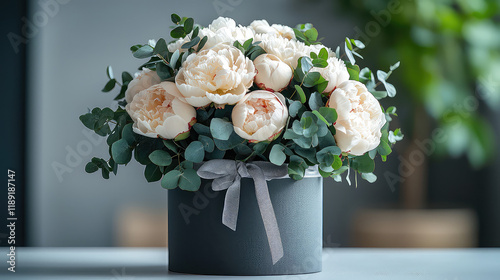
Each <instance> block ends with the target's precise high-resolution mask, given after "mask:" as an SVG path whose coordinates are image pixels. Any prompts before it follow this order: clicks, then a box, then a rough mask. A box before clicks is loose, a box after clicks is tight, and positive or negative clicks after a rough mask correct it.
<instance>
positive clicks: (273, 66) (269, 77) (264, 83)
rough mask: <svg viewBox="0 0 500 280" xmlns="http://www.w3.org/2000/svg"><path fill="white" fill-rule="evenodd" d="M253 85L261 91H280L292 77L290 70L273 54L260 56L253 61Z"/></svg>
mask: <svg viewBox="0 0 500 280" xmlns="http://www.w3.org/2000/svg"><path fill="white" fill-rule="evenodd" d="M253 63H254V65H255V69H256V70H257V75H255V84H257V86H258V87H259V88H261V89H265V90H269V91H282V90H283V89H285V88H286V87H287V86H288V84H289V83H290V81H291V80H292V77H293V71H292V68H290V66H289V65H288V64H286V63H284V62H283V61H281V60H280V59H279V58H278V57H277V56H275V55H273V54H261V55H259V56H258V57H257V58H256V59H255V60H254V61H253Z"/></svg>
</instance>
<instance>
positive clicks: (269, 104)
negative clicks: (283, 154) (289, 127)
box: [231, 90, 288, 142]
mask: <svg viewBox="0 0 500 280" xmlns="http://www.w3.org/2000/svg"><path fill="white" fill-rule="evenodd" d="M231 117H232V119H233V126H234V131H235V132H236V134H238V135H239V136H241V137H242V138H244V139H248V140H249V141H250V142H260V141H266V140H269V141H272V140H273V139H275V138H276V137H277V136H278V135H279V134H280V133H281V131H282V130H283V128H284V127H285V125H286V122H287V119H288V109H287V107H286V105H285V98H284V97H283V95H281V94H280V93H277V92H275V93H273V92H270V91H266V90H256V91H252V92H249V93H248V94H247V95H245V97H244V98H243V99H242V100H240V101H239V102H238V104H236V106H234V108H233V112H232V115H231Z"/></svg>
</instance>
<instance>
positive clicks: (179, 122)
mask: <svg viewBox="0 0 500 280" xmlns="http://www.w3.org/2000/svg"><path fill="white" fill-rule="evenodd" d="M125 109H126V110H127V113H128V114H129V115H130V117H131V118H132V120H133V121H134V125H133V129H134V132H135V133H137V134H141V135H144V136H147V137H151V138H157V137H161V138H164V139H175V138H176V137H177V136H179V135H180V134H183V133H185V132H187V131H189V130H190V128H191V125H193V124H194V123H195V122H196V110H195V109H194V108H193V107H192V106H190V105H189V104H187V103H185V102H184V101H183V97H182V95H181V94H180V92H179V91H178V90H177V87H176V86H175V84H174V83H172V82H162V83H160V84H157V85H153V86H151V87H149V88H147V89H145V90H142V91H140V92H139V93H137V94H136V95H135V96H134V98H133V100H132V102H130V103H129V104H127V106H126V107H125Z"/></svg>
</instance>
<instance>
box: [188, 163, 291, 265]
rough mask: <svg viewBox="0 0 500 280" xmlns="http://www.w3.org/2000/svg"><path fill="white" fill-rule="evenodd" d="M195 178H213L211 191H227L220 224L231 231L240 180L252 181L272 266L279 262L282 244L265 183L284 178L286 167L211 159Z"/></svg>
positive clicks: (235, 215)
mask: <svg viewBox="0 0 500 280" xmlns="http://www.w3.org/2000/svg"><path fill="white" fill-rule="evenodd" d="M198 176H200V177H201V178H204V179H213V182H212V190H214V191H222V190H227V191H226V197H225V199H224V210H223V211H222V223H223V224H224V225H226V226H227V227H228V228H230V229H232V230H234V231H235V230H236V222H237V219H238V211H239V208H240V189H241V178H244V177H247V178H252V179H253V181H254V184H255V195H256V197H257V203H258V205H259V210H260V215H261V217H262V221H263V222H264V228H265V230H266V235H267V241H268V243H269V247H270V249H271V257H272V260H273V264H275V263H276V262H277V261H279V260H280V259H281V258H282V257H283V245H282V243H281V235H280V231H279V228H278V222H277V221H276V215H275V214H274V209H273V204H272V203H271V198H270V197H269V190H268V189H267V182H266V180H272V179H279V178H286V177H287V176H288V168H287V167H286V166H276V165H274V164H272V163H269V162H252V163H244V162H236V161H234V160H226V159H215V160H210V161H207V162H205V163H204V164H203V165H202V166H201V167H200V168H199V169H198Z"/></svg>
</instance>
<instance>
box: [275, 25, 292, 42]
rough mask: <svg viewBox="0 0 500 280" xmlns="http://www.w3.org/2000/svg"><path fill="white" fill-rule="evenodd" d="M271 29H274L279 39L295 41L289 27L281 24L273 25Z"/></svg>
mask: <svg viewBox="0 0 500 280" xmlns="http://www.w3.org/2000/svg"><path fill="white" fill-rule="evenodd" d="M271 27H272V28H274V29H275V30H276V31H277V32H278V35H280V36H281V37H283V38H287V39H288V40H295V32H293V29H292V28H291V27H289V26H286V25H281V24H273V25H271Z"/></svg>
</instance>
